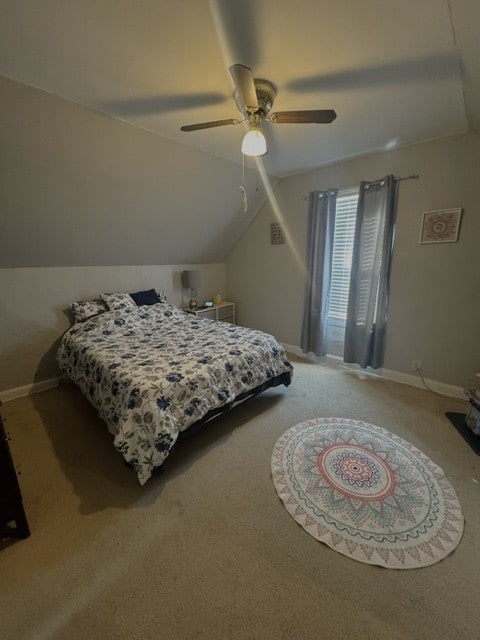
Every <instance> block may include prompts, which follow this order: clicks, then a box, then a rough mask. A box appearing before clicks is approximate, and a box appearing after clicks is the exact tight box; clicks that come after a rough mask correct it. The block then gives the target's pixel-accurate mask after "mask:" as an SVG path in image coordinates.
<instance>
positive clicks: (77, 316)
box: [70, 300, 107, 322]
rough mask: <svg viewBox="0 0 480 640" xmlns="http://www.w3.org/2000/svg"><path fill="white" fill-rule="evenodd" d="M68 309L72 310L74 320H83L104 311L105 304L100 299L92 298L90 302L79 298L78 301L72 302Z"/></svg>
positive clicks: (105, 308)
mask: <svg viewBox="0 0 480 640" xmlns="http://www.w3.org/2000/svg"><path fill="white" fill-rule="evenodd" d="M70 309H71V310H72V312H73V318H74V320H75V322H84V321H85V320H88V318H92V317H93V316H98V314H99V313H103V312H104V311H106V310H107V306H106V304H105V303H104V302H102V301H101V300H92V301H91V302H86V301H85V300H80V301H79V302H72V304H71V305H70Z"/></svg>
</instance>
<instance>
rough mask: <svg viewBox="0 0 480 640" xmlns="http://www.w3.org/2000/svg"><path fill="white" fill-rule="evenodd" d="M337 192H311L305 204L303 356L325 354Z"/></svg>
mask: <svg viewBox="0 0 480 640" xmlns="http://www.w3.org/2000/svg"><path fill="white" fill-rule="evenodd" d="M336 202H337V189H330V190H328V191H312V192H311V193H310V196H309V205H308V229H307V250H306V268H307V278H306V286H305V305H304V312H303V323H302V337H301V341H300V346H301V348H302V351H303V352H305V353H308V352H313V353H315V354H316V355H317V356H324V355H325V354H326V352H327V327H328V303H329V299H330V278H331V268H332V252H333V234H334V230H335V206H336Z"/></svg>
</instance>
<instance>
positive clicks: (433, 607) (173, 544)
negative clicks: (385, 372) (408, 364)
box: [0, 358, 480, 640]
mask: <svg viewBox="0 0 480 640" xmlns="http://www.w3.org/2000/svg"><path fill="white" fill-rule="evenodd" d="M292 360H293V362H294V365H295V373H294V378H293V383H292V385H291V387H289V388H288V389H286V388H284V387H282V388H277V389H273V390H269V391H267V392H265V393H264V394H263V395H261V396H259V397H258V398H256V399H254V400H250V401H249V402H247V403H245V404H244V405H242V406H240V407H237V408H236V409H234V410H233V411H232V412H231V413H230V414H229V415H228V416H224V417H222V418H220V419H219V420H218V421H216V422H215V423H214V424H212V425H210V427H209V428H208V429H207V430H206V431H204V432H202V433H198V434H196V435H194V436H193V437H192V438H190V439H188V440H186V441H184V442H183V443H182V444H181V445H180V446H179V447H178V448H177V450H176V451H175V453H174V454H173V456H172V457H171V458H170V460H169V462H168V464H167V468H166V473H165V474H164V476H163V477H160V478H154V479H152V480H150V481H149V482H148V483H147V484H146V485H145V486H144V487H141V486H140V485H139V484H138V481H137V479H136V477H135V474H133V473H132V472H131V471H129V470H128V469H127V468H126V467H125V466H124V464H123V462H122V459H121V457H120V456H119V455H118V454H117V453H116V452H115V451H114V449H113V446H112V444H111V436H110V435H109V434H108V432H107V430H106V427H105V425H104V424H103V423H102V422H101V421H100V419H99V418H98V417H97V416H96V414H95V411H94V410H93V409H92V408H91V407H90V406H89V405H88V403H87V402H86V400H84V399H83V397H82V396H81V394H80V392H79V391H77V390H76V388H75V387H74V386H73V385H72V386H62V387H59V388H55V389H51V390H48V391H44V392H42V393H39V394H36V395H34V396H30V397H28V398H22V399H19V400H15V401H12V402H8V403H6V404H5V405H4V406H3V407H2V414H3V416H4V418H5V419H6V425H7V428H8V430H9V431H10V433H11V435H12V442H11V449H12V453H13V456H14V459H15V462H16V464H17V465H19V466H20V467H21V476H20V482H21V486H22V491H23V496H24V504H25V509H26V512H27V516H28V520H29V524H30V528H31V531H32V535H31V537H30V538H28V539H26V540H21V541H14V542H8V541H7V542H3V543H1V546H0V636H1V638H2V640H3V639H5V640H26V639H28V640H43V639H47V638H48V639H54V640H60V639H62V640H63V639H64V640H67V639H68V640H80V639H82V640H83V639H87V638H89V639H94V640H97V639H98V640H100V639H102V640H109V639H114V638H115V639H128V640H137V639H142V640H149V639H150V638H152V639H153V638H155V639H157V638H161V639H165V640H177V639H190V638H205V639H208V640H216V639H222V640H230V639H242V640H247V639H252V640H260V639H266V640H269V639H272V640H273V639H275V640H280V639H284V638H285V639H287V638H288V639H289V640H290V639H292V638H303V639H305V640H310V639H311V640H316V639H318V638H322V639H324V640H330V639H340V638H341V639H344V638H346V637H349V638H352V639H360V638H362V639H381V640H390V639H400V638H401V639H408V640H413V639H414V640H423V639H433V638H435V639H436V640H442V639H444V640H447V639H448V640H454V639H456V638H459V639H460V638H461V639H462V640H477V639H478V638H479V637H480V617H479V614H478V606H479V605H478V602H479V597H480V595H479V594H480V591H479V588H478V585H479V576H480V484H479V482H480V457H479V456H477V455H475V454H474V452H473V451H472V450H471V449H470V448H469V447H468V445H467V444H466V443H465V441H464V440H463V439H462V438H461V437H460V436H459V434H458V433H457V431H456V430H455V428H454V427H453V425H452V424H451V423H450V422H449V421H448V419H447V418H446V417H445V416H444V413H445V411H457V412H459V411H463V410H465V409H466V404H463V403H461V402H459V401H458V400H452V399H449V398H444V397H442V396H439V395H436V394H433V393H431V392H429V391H423V390H420V389H417V388H414V387H409V386H406V385H400V384H397V383H393V382H387V381H382V380H379V379H375V378H372V377H370V376H360V375H358V374H353V373H347V372H345V371H342V370H340V369H334V368H332V367H329V366H327V365H323V364H317V363H311V362H308V361H303V360H300V359H296V358H292ZM319 416H339V417H350V418H356V419H358V420H364V421H366V422H370V423H373V424H376V425H379V426H381V427H383V428H385V429H388V430H389V431H393V432H394V433H396V434H398V435H399V436H400V437H402V438H404V439H405V440H407V441H409V442H411V443H413V444H414V445H415V446H416V447H418V448H419V449H421V450H422V451H423V452H424V453H425V454H426V455H427V456H429V457H430V458H431V459H432V460H433V461H434V462H436V463H437V464H438V465H439V466H440V467H442V469H443V470H444V472H445V473H446V475H447V477H448V478H449V480H450V482H451V483H452V485H453V486H454V488H455V490H456V492H457V494H458V497H459V499H460V502H461V504H462V508H463V513H464V516H465V520H466V524H465V531H464V535H463V539H462V541H461V542H460V545H459V546H458V548H457V549H456V550H455V551H454V553H453V554H451V555H450V556H448V557H447V558H446V559H445V560H443V561H442V562H440V563H438V564H435V565H432V566H430V567H426V568H422V569H412V570H409V571H396V570H389V569H382V568H380V567H376V566H370V565H367V564H363V563H360V562H356V561H354V560H351V559H349V558H347V557H345V556H342V555H341V554H339V553H336V552H335V551H333V550H332V549H330V548H328V547H327V546H325V545H323V544H322V543H320V542H318V541H316V540H315V539H314V538H312V537H311V536H310V535H309V534H308V533H306V532H305V531H304V530H303V529H302V528H301V527H300V526H299V525H298V524H296V523H295V521H294V520H293V519H292V518H291V516H290V515H289V514H288V513H287V511H286V509H285V508H284V506H283V505H282V503H281V502H280V500H279V498H278V497H277V494H276V492H275V488H274V486H273V483H272V480H271V475H270V458H271V454H272V449H273V446H274V444H275V442H276V440H277V438H278V437H279V436H280V435H281V434H282V433H283V432H284V431H285V430H286V429H288V428H289V427H291V426H293V425H294V424H296V423H298V422H300V421H303V420H307V419H309V418H314V417H319Z"/></svg>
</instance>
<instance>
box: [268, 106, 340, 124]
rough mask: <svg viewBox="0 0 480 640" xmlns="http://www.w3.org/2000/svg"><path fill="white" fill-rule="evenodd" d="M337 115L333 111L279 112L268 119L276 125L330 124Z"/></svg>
mask: <svg viewBox="0 0 480 640" xmlns="http://www.w3.org/2000/svg"><path fill="white" fill-rule="evenodd" d="M336 117H337V114H336V113H335V111H334V110H333V109H315V110H313V111H277V112H276V113H272V115H271V116H270V117H269V118H268V119H269V120H270V121H271V122H274V123H275V124H308V123H318V124H329V123H330V122H333V121H334V120H335V118H336Z"/></svg>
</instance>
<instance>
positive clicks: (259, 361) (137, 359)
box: [57, 303, 292, 484]
mask: <svg viewBox="0 0 480 640" xmlns="http://www.w3.org/2000/svg"><path fill="white" fill-rule="evenodd" d="M57 361H58V363H59V366H60V368H61V369H62V370H63V371H64V372H65V373H66V374H67V375H68V376H69V377H70V378H71V379H72V380H73V381H74V382H75V383H76V384H77V385H78V386H79V387H80V389H81V390H82V391H83V393H84V394H85V396H86V397H87V398H88V400H89V401H90V402H91V403H92V404H93V406H94V407H95V408H96V409H97V411H98V412H99V414H100V416H101V417H102V418H103V419H104V420H105V422H106V423H107V425H108V428H109V430H110V431H111V432H112V433H113V434H114V445H115V448H116V449H117V450H118V451H119V452H120V453H121V454H122V455H123V456H124V458H125V460H126V461H127V463H128V464H129V465H130V466H132V467H133V468H134V469H135V470H136V472H137V476H138V480H139V481H140V483H141V484H144V483H145V482H146V481H147V480H148V478H149V477H150V476H151V475H152V472H153V470H154V469H155V468H156V467H159V466H160V465H161V464H162V462H163V461H164V460H165V458H166V457H167V456H168V454H169V452H170V450H171V448H172V446H173V445H174V443H175V441H176V439H177V437H178V434H179V432H180V431H183V430H184V429H186V428H188V427H189V426H190V425H192V424H193V423H194V422H196V421H197V420H199V419H200V418H202V417H203V416H204V415H205V414H206V413H207V412H208V411H210V410H211V409H215V408H217V407H221V406H224V405H226V404H228V403H230V402H232V401H233V400H235V398H236V397H237V396H239V395H240V394H242V393H245V392H248V391H249V390H251V389H254V388H255V387H257V386H259V385H261V384H263V383H265V382H266V381H267V380H269V379H270V378H273V377H275V376H278V375H280V374H283V373H286V372H291V371H292V365H291V364H290V363H289V362H288V360H287V357H286V354H285V351H284V349H283V347H282V346H281V345H280V344H279V343H278V342H277V341H276V339H275V338H274V337H273V336H271V335H269V334H266V333H262V332H260V331H255V330H252V329H246V328H243V327H238V326H235V325H231V324H229V323H226V322H215V321H213V320H207V319H202V318H198V317H196V316H193V315H191V314H188V313H185V312H183V311H181V310H180V309H178V308H177V307H174V306H173V305H169V304H165V303H163V304H154V305H151V306H142V307H136V308H129V309H123V310H121V311H106V312H105V313H102V314H100V315H98V316H95V317H93V318H90V319H88V320H86V321H84V322H80V323H76V324H74V325H73V327H71V329H69V330H68V331H67V332H66V333H65V334H64V336H63V338H62V341H61V344H60V347H59V349H58V353H57Z"/></svg>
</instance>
